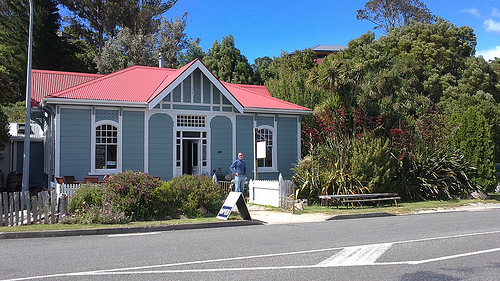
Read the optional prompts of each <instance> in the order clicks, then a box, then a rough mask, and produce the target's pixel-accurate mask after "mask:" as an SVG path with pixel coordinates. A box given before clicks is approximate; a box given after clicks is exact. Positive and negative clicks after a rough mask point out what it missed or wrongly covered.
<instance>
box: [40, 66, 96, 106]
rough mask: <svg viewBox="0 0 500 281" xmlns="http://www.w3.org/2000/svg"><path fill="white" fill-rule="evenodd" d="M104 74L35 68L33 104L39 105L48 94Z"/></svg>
mask: <svg viewBox="0 0 500 281" xmlns="http://www.w3.org/2000/svg"><path fill="white" fill-rule="evenodd" d="M102 76H103V75H100V74H89V73H76V72H63V71H50V70H36V69H34V70H32V71H31V106H37V105H38V104H39V103H40V101H41V100H42V99H43V98H44V97H46V96H49V95H52V94H54V93H57V92H59V91H62V90H65V89H68V88H71V87H74V86H77V85H80V84H83V83H85V82H88V81H92V80H94V79H97V78H99V77H102Z"/></svg>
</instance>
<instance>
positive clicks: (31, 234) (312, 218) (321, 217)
mask: <svg viewBox="0 0 500 281" xmlns="http://www.w3.org/2000/svg"><path fill="white" fill-rule="evenodd" d="M488 209H500V203H497V204H494V203H488V204H472V205H468V206H462V207H457V208H436V209H432V210H423V211H418V212H415V213H413V214H425V213H435V212H457V211H485V210H488ZM249 211H250V215H251V217H252V220H251V221H249V220H228V221H224V220H221V221H216V222H207V223H185V224H169V225H154V226H133V227H109V228H95V229H75V230H49V231H25V232H0V239H22V238H44V237H63V236H83V235H111V234H129V233H145V232H156V231H172V230H187V229H201V228H215V227H237V226H250V225H269V224H294V223H306V222H307V223H309V222H322V221H327V220H343V219H358V218H370V217H382V216H395V215H393V214H389V213H364V214H363V213H362V214H348V215H332V214H324V213H308V214H300V215H299V214H292V213H287V212H278V211H268V210H266V209H265V208H264V207H260V206H253V205H251V206H249ZM0 230H1V228H0Z"/></svg>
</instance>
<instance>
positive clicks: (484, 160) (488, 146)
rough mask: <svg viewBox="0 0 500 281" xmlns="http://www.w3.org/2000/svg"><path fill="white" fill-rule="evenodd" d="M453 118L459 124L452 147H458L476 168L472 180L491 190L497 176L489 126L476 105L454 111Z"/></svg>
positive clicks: (484, 189)
mask: <svg viewBox="0 0 500 281" xmlns="http://www.w3.org/2000/svg"><path fill="white" fill-rule="evenodd" d="M453 119H454V120H455V121H456V122H457V123H458V124H460V127H459V129H458V130H457V132H456V135H455V137H454V138H453V141H452V145H453V147H455V148H456V149H460V151H461V152H462V153H463V155H464V156H465V157H466V159H467V160H468V161H469V162H470V163H471V165H472V166H474V167H475V168H476V173H475V174H474V175H473V176H472V181H474V183H475V184H477V185H479V186H481V187H482V188H483V191H485V192H492V191H493V190H494V188H495V186H496V185H497V177H496V165H495V158H494V143H493V139H492V136H491V127H490V126H489V124H488V123H487V121H486V118H485V117H484V116H483V115H482V114H481V112H480V111H479V110H478V109H477V108H476V107H470V108H469V109H467V111H465V112H464V113H463V114H459V113H456V114H455V116H454V117H453Z"/></svg>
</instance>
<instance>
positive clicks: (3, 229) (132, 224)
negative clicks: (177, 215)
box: [0, 214, 240, 233]
mask: <svg viewBox="0 0 500 281" xmlns="http://www.w3.org/2000/svg"><path fill="white" fill-rule="evenodd" d="M238 219H240V217H239V216H238V215H235V214H231V216H230V217H229V219H228V220H238ZM218 221H220V220H219V219H217V218H215V217H210V218H192V219H173V220H164V221H137V222H130V223H126V224H35V225H21V226H9V227H1V226H0V233H1V232H22V231H48V230H74V229H95V228H118V227H140V226H155V225H172V224H187V223H207V222H218Z"/></svg>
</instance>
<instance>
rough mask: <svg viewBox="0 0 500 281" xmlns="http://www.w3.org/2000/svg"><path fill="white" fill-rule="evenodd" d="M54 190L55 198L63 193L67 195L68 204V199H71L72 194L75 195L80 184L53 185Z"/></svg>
mask: <svg viewBox="0 0 500 281" xmlns="http://www.w3.org/2000/svg"><path fill="white" fill-rule="evenodd" d="M55 187H56V188H55V189H56V193H57V198H59V197H60V196H61V194H63V193H65V194H67V195H68V202H69V199H70V198H71V196H73V194H75V192H76V191H77V190H78V189H79V188H80V184H79V183H75V184H66V183H65V184H59V183H57V184H56V185H55Z"/></svg>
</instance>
